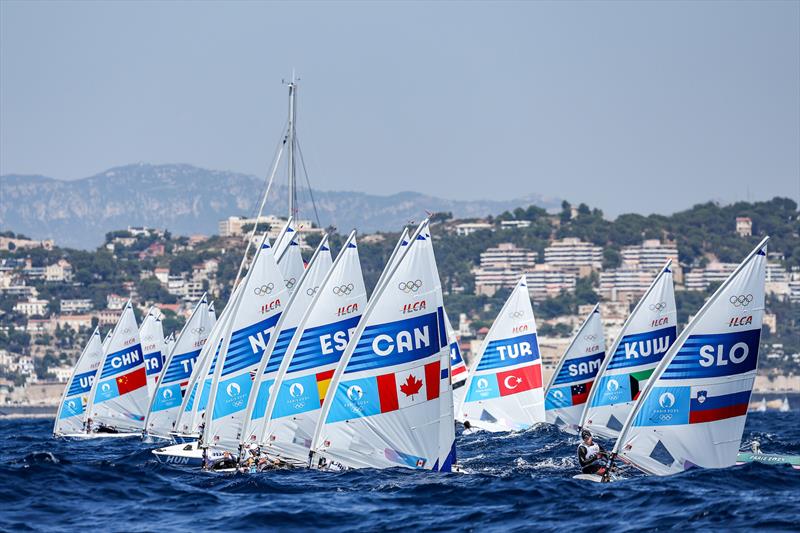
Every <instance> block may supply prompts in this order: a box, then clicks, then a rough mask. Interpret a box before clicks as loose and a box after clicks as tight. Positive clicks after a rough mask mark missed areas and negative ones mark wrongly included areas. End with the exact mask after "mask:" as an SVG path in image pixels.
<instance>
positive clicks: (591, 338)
mask: <svg viewBox="0 0 800 533" xmlns="http://www.w3.org/2000/svg"><path fill="white" fill-rule="evenodd" d="M583 339H584V340H587V341H589V342H593V341H596V340H597V335H586V336H585V337H584V338H583Z"/></svg>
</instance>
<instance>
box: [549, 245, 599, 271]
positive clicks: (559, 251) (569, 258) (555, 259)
mask: <svg viewBox="0 0 800 533" xmlns="http://www.w3.org/2000/svg"><path fill="white" fill-rule="evenodd" d="M544 262H545V263H546V264H548V265H551V266H554V267H559V268H562V269H565V270H570V271H573V272H575V273H577V274H578V275H580V276H586V275H588V274H590V273H591V272H592V271H594V270H600V269H601V268H602V266H603V249H602V248H601V247H600V246H595V245H593V244H592V243H589V242H583V241H581V240H580V239H578V238H574V237H568V238H565V239H561V240H560V241H553V242H552V244H550V246H548V247H547V248H545V249H544Z"/></svg>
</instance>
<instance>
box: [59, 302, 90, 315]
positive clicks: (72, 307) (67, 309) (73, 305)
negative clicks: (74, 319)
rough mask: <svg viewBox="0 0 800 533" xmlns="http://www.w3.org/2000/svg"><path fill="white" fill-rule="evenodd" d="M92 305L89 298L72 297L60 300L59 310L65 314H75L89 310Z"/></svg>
mask: <svg viewBox="0 0 800 533" xmlns="http://www.w3.org/2000/svg"><path fill="white" fill-rule="evenodd" d="M93 307H94V304H92V300H90V299H89V298H74V299H67V300H61V312H62V313H64V314H67V315H75V314H80V313H85V312H87V311H91V310H92V308H93Z"/></svg>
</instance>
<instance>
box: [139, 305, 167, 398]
mask: <svg viewBox="0 0 800 533" xmlns="http://www.w3.org/2000/svg"><path fill="white" fill-rule="evenodd" d="M139 337H140V338H141V339H142V353H143V354H144V366H145V371H146V372H147V394H148V395H149V396H150V397H151V398H152V397H153V394H154V393H155V391H156V383H157V382H158V376H159V375H161V371H162V370H163V368H164V360H165V359H166V356H167V353H169V352H167V351H166V343H165V341H164V328H163V327H162V325H161V313H160V312H159V311H158V309H156V308H155V307H151V308H150V311H148V312H147V316H145V317H144V320H142V325H141V326H139Z"/></svg>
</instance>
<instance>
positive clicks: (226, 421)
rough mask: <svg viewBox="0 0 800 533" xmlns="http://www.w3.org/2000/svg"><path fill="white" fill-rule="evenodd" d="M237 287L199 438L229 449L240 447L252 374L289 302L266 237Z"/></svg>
mask: <svg viewBox="0 0 800 533" xmlns="http://www.w3.org/2000/svg"><path fill="white" fill-rule="evenodd" d="M241 284H242V288H241V290H239V291H237V298H236V301H234V302H231V304H229V305H232V306H233V307H232V310H231V319H230V321H229V322H228V324H227V325H226V329H225V331H224V332H223V335H222V343H221V348H220V350H219V354H218V355H217V362H216V363H215V369H214V377H213V379H212V383H211V390H210V394H209V399H208V406H207V411H210V412H211V416H210V417H209V416H207V415H206V417H205V418H206V426H205V433H204V439H203V440H204V441H205V442H207V443H209V444H214V445H220V446H222V447H226V448H228V449H233V450H235V449H237V448H238V443H239V437H240V434H241V431H242V415H243V413H244V410H245V407H246V406H247V401H248V398H249V396H250V391H251V389H252V386H253V378H252V376H251V371H252V369H253V368H254V367H256V366H258V364H259V362H260V361H261V359H262V357H264V353H265V351H266V349H267V345H268V344H269V342H270V338H271V337H272V336H273V334H274V330H275V325H276V324H277V322H278V319H279V318H280V316H281V313H282V312H283V311H284V309H285V305H286V302H287V300H288V298H289V290H288V289H287V287H286V284H285V283H284V281H283V276H282V275H281V272H280V270H279V269H278V264H277V263H276V261H275V256H274V255H273V249H272V247H271V246H270V244H269V239H268V238H267V234H266V233H265V234H264V237H263V240H262V243H261V245H260V246H259V247H258V249H257V251H256V255H255V257H254V258H253V263H252V265H251V266H250V269H249V270H248V271H247V275H246V276H245V277H244V279H243V280H242V282H241ZM207 414H208V413H207Z"/></svg>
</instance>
